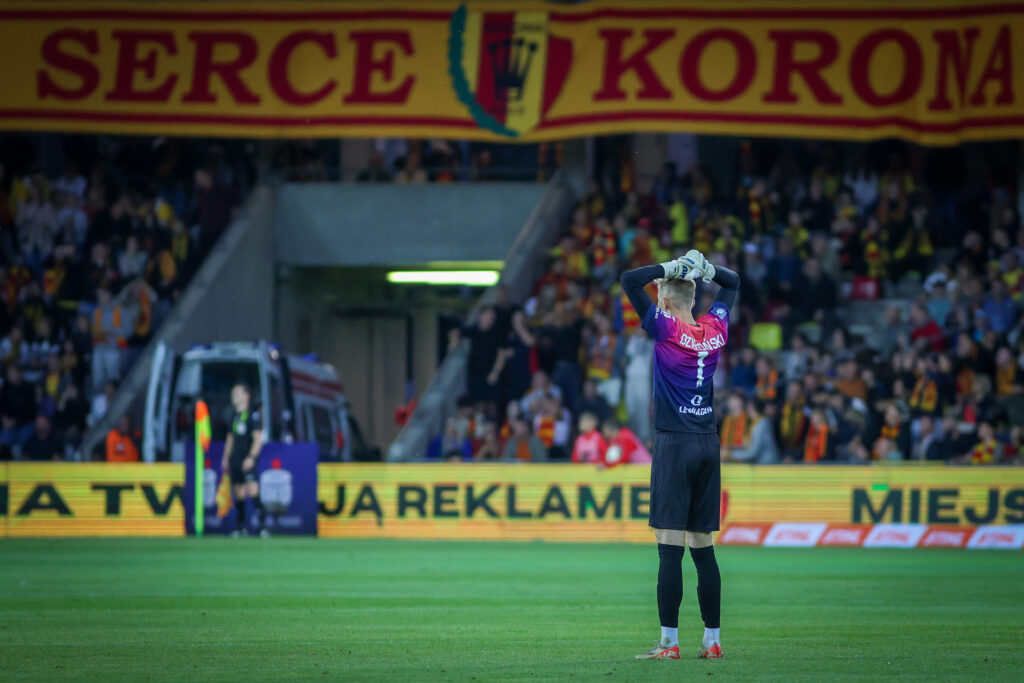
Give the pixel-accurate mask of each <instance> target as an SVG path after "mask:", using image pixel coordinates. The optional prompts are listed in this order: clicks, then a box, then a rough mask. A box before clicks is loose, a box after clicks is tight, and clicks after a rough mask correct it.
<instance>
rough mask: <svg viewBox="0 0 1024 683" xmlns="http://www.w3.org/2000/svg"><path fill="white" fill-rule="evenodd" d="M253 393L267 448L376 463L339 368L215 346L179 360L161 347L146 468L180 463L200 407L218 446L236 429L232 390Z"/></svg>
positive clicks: (258, 347) (254, 345)
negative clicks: (305, 448) (306, 445)
mask: <svg viewBox="0 0 1024 683" xmlns="http://www.w3.org/2000/svg"><path fill="white" fill-rule="evenodd" d="M239 382H243V383H245V384H246V385H248V386H249V389H250V391H251V392H252V397H253V401H254V402H255V404H256V405H257V406H258V407H259V414H260V419H261V420H262V423H263V424H262V434H263V440H264V442H266V441H283V442H285V443H290V442H293V441H313V442H316V444H317V445H318V446H319V448H320V460H321V461H322V462H323V461H327V462H350V461H353V460H379V459H380V451H379V449H376V448H370V447H368V446H367V444H366V442H365V441H364V439H363V435H362V431H361V430H360V429H359V423H358V422H357V421H356V419H355V418H354V417H353V415H352V412H351V410H350V409H349V404H348V399H347V398H346V397H345V391H344V389H343V388H342V386H341V382H340V381H339V379H338V374H337V372H335V370H334V368H333V367H332V366H330V365H328V364H326V363H321V362H319V361H318V360H317V359H316V358H315V357H314V356H293V355H287V354H284V353H282V352H281V349H280V348H278V347H277V346H276V345H275V344H269V343H267V342H264V341H258V342H217V343H214V344H210V345H201V346H200V345H197V346H195V347H193V348H191V349H189V350H188V351H186V352H185V353H183V354H180V355H179V354H175V353H174V352H173V351H172V350H171V349H170V347H168V346H167V345H166V344H164V343H160V344H159V345H158V347H157V349H156V352H155V353H154V355H153V365H152V367H151V369H150V376H149V386H148V387H147V390H146V408H145V417H144V420H143V432H142V456H143V459H144V460H145V461H147V462H155V461H157V460H170V461H172V462H181V461H183V460H184V457H185V444H186V442H188V441H190V440H191V439H193V438H194V431H193V430H194V421H195V404H196V401H197V400H198V399H200V398H201V399H202V400H204V401H206V403H207V405H208V406H209V408H210V421H211V423H212V427H213V439H214V440H215V441H223V440H224V438H225V437H226V435H227V431H228V426H229V425H230V424H231V418H232V408H231V388H232V387H233V386H234V385H235V384H238V383H239Z"/></svg>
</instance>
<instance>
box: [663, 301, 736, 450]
mask: <svg viewBox="0 0 1024 683" xmlns="http://www.w3.org/2000/svg"><path fill="white" fill-rule="evenodd" d="M643 327H644V329H645V330H647V332H648V334H650V335H651V338H652V339H653V340H654V342H655V348H654V426H655V428H656V429H660V430H664V431H669V432H693V433H699V434H707V433H712V434H713V433H715V431H716V429H715V417H714V414H713V412H712V405H713V404H714V398H715V388H714V381H713V377H714V374H715V368H717V367H718V359H719V357H720V356H721V353H722V349H723V348H725V345H726V342H728V340H729V308H728V307H727V306H726V305H725V304H724V303H722V302H720V301H716V302H715V303H714V305H712V307H711V310H710V311H708V313H707V314H705V315H702V316H701V317H700V318H698V319H697V320H696V325H692V324H690V323H687V322H684V321H683V320H680V319H678V318H675V317H672V316H671V315H670V314H668V313H667V312H665V311H663V310H662V309H660V308H658V307H657V306H651V307H650V309H648V311H647V314H646V316H645V318H644V323H643Z"/></svg>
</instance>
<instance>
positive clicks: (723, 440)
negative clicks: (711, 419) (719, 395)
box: [719, 392, 751, 460]
mask: <svg viewBox="0 0 1024 683" xmlns="http://www.w3.org/2000/svg"><path fill="white" fill-rule="evenodd" d="M750 429H751V424H750V421H749V418H748V415H747V409H746V399H745V398H744V397H743V395H742V394H740V393H739V392H734V393H732V394H730V395H729V398H728V399H727V400H726V412H725V417H724V418H722V425H721V428H720V429H719V443H720V444H721V455H722V460H731V459H732V452H733V451H734V450H744V449H746V448H747V447H748V446H749V445H750Z"/></svg>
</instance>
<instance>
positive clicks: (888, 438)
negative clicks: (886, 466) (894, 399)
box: [872, 403, 910, 460]
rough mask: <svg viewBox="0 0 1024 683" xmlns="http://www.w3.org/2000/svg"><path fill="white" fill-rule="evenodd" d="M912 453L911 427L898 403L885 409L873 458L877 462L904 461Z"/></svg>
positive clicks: (891, 404)
mask: <svg viewBox="0 0 1024 683" xmlns="http://www.w3.org/2000/svg"><path fill="white" fill-rule="evenodd" d="M909 453H910V427H909V425H908V424H907V423H906V421H905V420H904V416H903V413H902V412H901V411H900V409H899V407H898V406H897V405H896V403H890V404H889V405H888V406H887V407H886V408H885V416H884V422H883V424H882V429H881V432H880V434H879V437H878V439H877V440H876V441H875V447H874V449H873V452H872V456H873V458H874V459H875V460H903V459H904V457H905V455H906V454H909Z"/></svg>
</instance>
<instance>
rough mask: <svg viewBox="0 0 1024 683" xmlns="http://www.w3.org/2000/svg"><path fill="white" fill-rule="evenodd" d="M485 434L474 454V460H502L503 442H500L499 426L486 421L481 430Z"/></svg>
mask: <svg viewBox="0 0 1024 683" xmlns="http://www.w3.org/2000/svg"><path fill="white" fill-rule="evenodd" d="M479 431H481V432H482V433H483V436H482V438H481V439H480V442H479V443H478V444H476V448H475V449H474V452H473V459H474V460H500V459H501V456H502V451H501V442H500V441H499V440H498V426H497V425H496V424H495V423H494V422H492V421H490V420H485V421H484V422H483V425H482V426H481V428H480V430H479Z"/></svg>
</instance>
